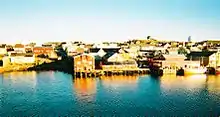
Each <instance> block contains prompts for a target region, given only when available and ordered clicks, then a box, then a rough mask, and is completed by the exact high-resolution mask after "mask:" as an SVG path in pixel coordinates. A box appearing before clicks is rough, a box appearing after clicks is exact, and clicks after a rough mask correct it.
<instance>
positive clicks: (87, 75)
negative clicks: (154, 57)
mask: <svg viewBox="0 0 220 117" xmlns="http://www.w3.org/2000/svg"><path fill="white" fill-rule="evenodd" d="M149 71H150V70H149V69H126V70H91V71H88V70H82V71H75V72H74V77H75V78H90V77H93V78H95V77H101V76H116V75H125V76H132V75H143V74H149Z"/></svg>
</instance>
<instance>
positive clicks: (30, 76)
mask: <svg viewBox="0 0 220 117" xmlns="http://www.w3.org/2000/svg"><path fill="white" fill-rule="evenodd" d="M36 74H37V73H36V72H35V71H33V72H11V73H4V74H2V84H4V82H5V84H10V85H12V86H30V87H31V88H35V87H36V85H37V79H36V77H37V76H36Z"/></svg>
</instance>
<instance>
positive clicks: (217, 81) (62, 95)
mask: <svg viewBox="0 0 220 117" xmlns="http://www.w3.org/2000/svg"><path fill="white" fill-rule="evenodd" d="M219 114H220V76H206V75H193V76H184V77H183V76H180V77H178V76H172V75H165V76H163V77H161V78H159V79H157V78H153V77H151V76H149V75H145V76H112V77H102V78H87V79H85V78H75V79H74V78H73V77H72V76H71V75H68V74H64V73H62V72H53V71H49V72H12V73H4V74H1V75H0V116H47V117H48V116H52V117H54V116H80V115H81V116H153V115H155V116H170V115H173V116H208V115H213V116H218V115H219Z"/></svg>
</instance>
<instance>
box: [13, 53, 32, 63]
mask: <svg viewBox="0 0 220 117" xmlns="http://www.w3.org/2000/svg"><path fill="white" fill-rule="evenodd" d="M9 58H10V62H11V64H34V63H35V57H34V54H32V53H29V54H25V53H11V54H10V55H9Z"/></svg>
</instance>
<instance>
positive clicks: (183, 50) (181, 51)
mask: <svg viewBox="0 0 220 117" xmlns="http://www.w3.org/2000/svg"><path fill="white" fill-rule="evenodd" d="M178 54H184V55H186V54H187V50H186V49H185V48H184V47H179V49H178Z"/></svg>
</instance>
